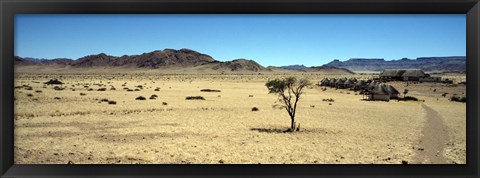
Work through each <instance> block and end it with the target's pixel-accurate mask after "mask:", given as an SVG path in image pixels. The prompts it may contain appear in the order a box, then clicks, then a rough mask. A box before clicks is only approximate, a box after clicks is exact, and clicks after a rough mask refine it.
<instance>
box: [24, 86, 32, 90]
mask: <svg viewBox="0 0 480 178" xmlns="http://www.w3.org/2000/svg"><path fill="white" fill-rule="evenodd" d="M25 90H33V88H32V87H25Z"/></svg>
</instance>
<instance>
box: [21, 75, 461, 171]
mask: <svg viewBox="0 0 480 178" xmlns="http://www.w3.org/2000/svg"><path fill="white" fill-rule="evenodd" d="M279 76H280V75H148V74H126V75H124V74H120V75H94V74H92V75H62V77H60V75H53V74H44V75H27V74H18V75H16V80H15V82H16V84H15V86H20V85H24V84H26V85H28V86H31V87H33V90H32V91H30V90H25V89H21V88H19V89H15V97H16V101H15V102H16V103H15V104H16V108H15V115H16V118H15V163H16V164H46V163H52V164H66V163H67V162H69V161H72V162H73V163H76V164H78V163H85V164H92V163H93V164H110V163H119V164H127V163H146V164H151V163H152V164H155V163H167V164H168V163H180V164H187V163H214V164H218V163H222V162H223V163H227V164H228V163H253V164H256V163H262V164H266V163H274V164H281V163H301V164H304V163H306V164H310V163H319V164H330V163H333V164H337V163H338V164H356V163H361V164H369V163H376V164H383V163H392V164H401V163H402V161H408V162H411V160H413V157H414V156H415V149H414V147H415V146H416V145H417V144H418V139H419V138H420V137H421V131H422V129H423V126H424V125H423V124H424V123H425V113H424V111H423V109H422V107H421V103H419V102H396V101H393V100H392V101H390V102H367V101H361V99H362V95H354V94H353V92H352V91H347V90H333V89H328V90H326V91H322V90H321V88H320V87H312V88H309V89H307V90H306V91H305V92H306V94H305V95H304V96H302V99H301V101H300V103H299V109H298V113H297V123H301V127H302V128H301V129H302V130H301V132H297V133H283V132H282V131H284V130H286V129H287V127H288V126H289V125H290V120H289V117H288V115H287V113H286V112H285V111H284V110H282V109H278V108H277V107H272V105H275V104H280V103H275V102H276V101H277V99H276V97H275V96H274V95H269V94H268V91H267V89H266V87H265V85H264V84H265V82H266V81H267V80H268V79H272V78H275V77H279ZM300 76H302V75H300ZM300 76H299V77H300ZM303 77H307V78H309V79H311V80H312V81H319V80H321V79H322V78H323V77H325V76H324V75H303ZM328 77H341V76H328ZM348 77H351V76H348ZM360 77H365V78H366V77H369V76H367V75H362V76H360ZM51 78H58V79H60V80H61V81H62V82H64V83H65V84H64V85H63V87H66V88H67V89H66V90H54V89H53V86H46V88H43V84H42V82H45V81H48V80H49V79H51ZM35 82H39V83H35ZM125 82H126V84H125ZM94 84H97V85H94ZM72 85H74V86H73V87H72ZM85 85H88V86H89V88H93V90H92V91H88V88H86V87H84V86H85ZM138 85H142V86H143V87H142V88H143V89H139V91H131V92H127V90H124V89H123V88H125V87H127V88H130V89H135V88H137V87H136V86H138ZM395 85H402V83H397V84H395ZM423 85H424V84H422V85H418V86H412V85H410V86H409V87H410V88H409V90H410V92H409V95H412V96H415V97H418V98H419V99H422V100H423V99H424V100H426V101H425V103H426V104H428V106H430V107H431V108H433V109H435V110H436V111H437V112H438V113H439V114H441V115H442V116H443V118H444V120H445V124H446V125H447V126H448V128H449V133H450V137H449V138H450V142H449V143H453V144H454V145H453V146H447V147H446V149H445V150H443V154H444V156H445V157H447V158H448V159H450V160H452V161H455V162H457V163H465V159H466V158H465V137H466V136H465V118H466V114H465V113H466V111H465V110H466V109H465V104H464V103H456V102H450V101H448V100H447V98H448V97H447V98H443V97H442V96H441V94H442V93H443V92H444V91H445V92H449V93H453V92H457V93H461V92H462V90H464V88H460V87H457V88H447V87H444V88H441V87H437V88H438V89H437V92H436V93H435V94H431V92H429V91H427V90H429V86H423ZM112 86H113V87H115V88H117V90H107V91H97V89H99V88H111V87H112ZM72 88H73V89H75V91H72V90H71V89H72ZM156 88H161V89H160V90H158V91H155V89H156ZM204 88H214V89H218V90H221V97H218V96H219V95H218V94H219V93H216V92H212V93H210V92H201V91H200V90H201V89H204ZM35 90H42V92H41V93H34V91H35ZM450 90H452V91H450ZM342 91H343V93H340V92H342ZM399 91H403V89H399ZM347 92H351V94H346V93H347ZM463 92H464V91H463ZM80 93H85V94H86V95H83V96H81V95H80ZM27 94H33V96H32V97H27ZM154 94H155V95H157V96H158V97H157V99H156V100H149V99H147V100H135V98H136V97H138V96H151V95H154ZM437 94H438V96H439V98H440V100H439V101H437V100H436V97H437ZM187 96H203V97H204V98H205V100H185V97H187ZM250 96H254V97H250ZM54 97H60V98H61V99H60V100H56V99H54ZM104 98H105V99H108V100H109V101H116V104H115V105H112V104H108V103H107V102H101V100H102V99H104ZM330 98H332V99H334V100H335V102H323V101H322V99H330ZM164 103H168V105H167V104H164ZM329 103H330V104H331V105H329ZM312 105H313V106H315V107H311V106H312ZM253 107H257V108H258V109H259V110H258V111H256V112H252V111H251V109H252V108H253ZM451 108H455V109H451Z"/></svg>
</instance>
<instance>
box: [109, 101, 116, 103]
mask: <svg viewBox="0 0 480 178" xmlns="http://www.w3.org/2000/svg"><path fill="white" fill-rule="evenodd" d="M108 104H117V102H116V101H108Z"/></svg>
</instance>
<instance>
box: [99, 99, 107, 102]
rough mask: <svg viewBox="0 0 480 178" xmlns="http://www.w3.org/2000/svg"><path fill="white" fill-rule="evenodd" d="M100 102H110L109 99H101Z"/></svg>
mask: <svg viewBox="0 0 480 178" xmlns="http://www.w3.org/2000/svg"><path fill="white" fill-rule="evenodd" d="M100 101H101V102H108V99H106V98H103V99H101V100H100Z"/></svg>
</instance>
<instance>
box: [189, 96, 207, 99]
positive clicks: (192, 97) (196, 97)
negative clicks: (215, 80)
mask: <svg viewBox="0 0 480 178" xmlns="http://www.w3.org/2000/svg"><path fill="white" fill-rule="evenodd" d="M185 100H205V98H203V96H187V97H186V98H185Z"/></svg>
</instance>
